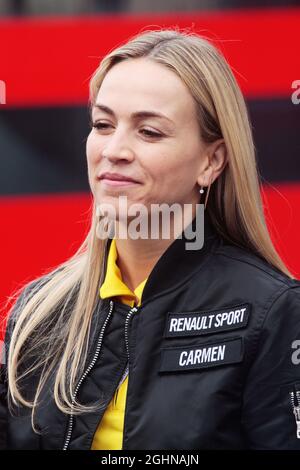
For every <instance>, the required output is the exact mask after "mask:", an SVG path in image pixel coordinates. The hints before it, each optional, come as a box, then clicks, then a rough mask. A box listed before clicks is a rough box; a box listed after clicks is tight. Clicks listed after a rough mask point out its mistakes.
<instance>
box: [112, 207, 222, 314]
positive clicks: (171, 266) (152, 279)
mask: <svg viewBox="0 0 300 470" xmlns="http://www.w3.org/2000/svg"><path fill="white" fill-rule="evenodd" d="M196 217H197V215H196V216H195V217H194V219H193V220H192V222H191V223H190V224H189V225H188V227H187V228H186V230H184V231H183V232H182V233H181V237H180V236H179V237H178V238H176V239H175V240H174V241H173V242H172V243H171V245H169V247H168V248H167V250H166V251H165V252H164V253H163V254H162V255H161V257H160V258H159V260H158V261H157V263H156V264H155V266H154V268H153V269H152V271H151V273H150V275H149V276H148V278H147V282H146V284H145V286H144V289H143V293H142V298H141V305H144V304H145V303H146V302H147V303H148V301H150V300H152V299H153V298H154V297H157V296H159V295H161V294H162V293H163V292H164V293H165V291H169V290H173V289H176V287H178V286H179V285H181V284H183V283H185V282H186V281H187V280H188V279H189V278H191V277H192V276H193V274H194V273H195V272H196V271H198V270H199V268H200V267H201V264H202V262H203V260H204V258H206V257H207V255H208V254H209V252H210V251H211V248H212V247H213V246H214V245H215V244H216V243H218V241H220V236H219V234H218V232H217V231H216V229H215V227H214V226H213V223H212V221H211V218H210V216H209V214H208V212H207V211H204V217H203V219H204V242H203V245H202V247H201V248H200V249H196V250H195V249H192V250H191V249H190V250H188V249H187V248H186V243H192V242H193V239H189V238H187V237H186V234H187V233H189V230H192V231H193V233H195V232H196V228H197V226H196ZM201 229H202V227H201ZM198 231H199V228H198ZM198 236H199V235H198ZM111 242H112V240H111V239H109V240H108V242H107V245H106V254H105V267H104V269H105V272H106V269H107V259H108V253H109V247H110V245H111Z"/></svg>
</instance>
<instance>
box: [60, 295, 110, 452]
mask: <svg viewBox="0 0 300 470" xmlns="http://www.w3.org/2000/svg"><path fill="white" fill-rule="evenodd" d="M113 306H114V303H113V301H112V300H111V301H110V305H109V313H108V315H107V317H106V319H105V322H104V324H103V326H102V328H101V331H100V335H99V338H98V341H97V346H96V351H95V354H94V357H93V359H92V361H91V363H90V365H89V366H88V368H87V369H86V370H85V372H84V373H83V374H82V376H81V378H80V380H79V382H78V384H77V386H76V389H75V391H74V394H73V396H72V405H73V404H74V403H75V400H76V396H77V394H78V391H79V388H80V386H81V384H82V382H83V381H84V379H85V378H86V376H87V375H88V374H89V373H90V371H91V370H92V369H93V367H94V365H95V364H96V361H97V359H98V357H99V354H100V350H101V346H102V340H103V335H104V331H105V328H106V325H107V323H108V321H109V319H110V317H111V314H112V312H113ZM73 424H74V415H73V414H71V415H70V418H69V423H68V430H67V436H66V439H65V443H64V446H63V450H67V448H68V446H69V444H70V440H71V436H72V430H73Z"/></svg>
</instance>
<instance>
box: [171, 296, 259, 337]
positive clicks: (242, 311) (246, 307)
mask: <svg viewBox="0 0 300 470" xmlns="http://www.w3.org/2000/svg"><path fill="white" fill-rule="evenodd" d="M249 313H250V304H248V303H247V304H242V305H235V306H233V307H224V308H223V309H222V310H211V311H204V312H203V311H202V312H169V313H168V319H167V324H166V329H165V333H164V337H165V338H169V337H172V336H200V335H207V334H209V333H217V332H219V331H226V330H235V329H237V328H243V327H245V326H246V325H247V323H248V319H249Z"/></svg>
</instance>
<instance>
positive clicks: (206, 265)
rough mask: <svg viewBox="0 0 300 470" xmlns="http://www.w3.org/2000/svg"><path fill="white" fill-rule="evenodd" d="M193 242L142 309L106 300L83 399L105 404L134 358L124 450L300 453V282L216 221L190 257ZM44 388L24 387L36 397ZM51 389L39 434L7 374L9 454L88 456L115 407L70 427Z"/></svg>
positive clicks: (162, 262)
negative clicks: (231, 239)
mask: <svg viewBox="0 0 300 470" xmlns="http://www.w3.org/2000/svg"><path fill="white" fill-rule="evenodd" d="M185 242H186V239H185V237H183V238H178V239H176V240H175V241H174V242H173V243H172V245H170V247H169V248H168V249H167V251H166V252H165V253H164V254H163V255H162V257H161V258H160V259H159V261H158V263H157V264H156V266H155V267H154V269H153V270H152V272H151V274H150V276H149V278H148V281H147V283H146V285H145V287H144V291H143V296H142V301H141V306H140V307H137V308H130V307H128V306H127V305H124V304H122V303H120V302H117V301H115V300H114V299H105V300H102V301H100V299H99V302H98V304H97V307H96V309H95V312H94V316H93V326H92V332H93V335H92V337H91V340H90V345H89V354H88V360H87V363H86V371H85V373H84V375H83V377H81V380H80V386H79V387H78V393H77V398H78V399H79V401H80V402H82V403H91V402H95V401H97V400H99V398H101V399H105V402H106V405H107V404H108V403H109V402H110V400H111V399H112V397H113V395H114V392H115V390H116V387H117V386H118V384H119V382H120V379H121V377H122V375H123V372H124V370H125V369H126V366H127V360H128V358H129V382H128V390H127V399H126V400H127V401H126V411H125V420H124V434H123V449H124V450H125V449H126V450H133V449H134V450H136V449H144V450H145V449H146V450H149V449H157V450H162V449H163V450H164V449H177V450H183V449H300V435H299V433H300V428H299V425H300V416H298V436H297V426H296V424H297V420H296V415H295V414H294V411H295V412H297V408H296V407H297V406H298V412H299V406H300V281H298V280H291V279H289V278H288V277H287V276H285V275H283V274H282V273H280V272H279V271H277V270H276V269H274V268H273V267H271V266H270V265H268V263H266V262H265V261H264V260H262V259H261V258H260V257H259V256H256V255H254V254H253V253H250V252H248V251H247V250H244V249H242V248H239V247H237V246H234V245H232V244H229V243H227V242H226V241H225V240H224V239H223V238H221V237H220V236H219V235H218V234H217V233H216V232H215V229H214V228H213V226H212V224H211V222H210V221H209V219H208V218H207V216H206V220H205V241H204V246H203V248H202V249H201V250H197V251H194V250H190V251H188V250H186V249H185ZM33 285H34V283H32V284H30V285H29V287H27V289H25V290H24V294H23V297H24V295H28V293H29V292H30V289H31V288H32V286H33ZM20 298H21V296H20V297H19V302H20ZM14 312H15V313H14V315H12V317H11V318H10V322H9V326H8V328H7V333H6V346H7V348H8V346H9V337H10V332H11V329H12V327H13V326H12V325H13V320H12V318H15V317H16V312H17V306H16V308H15V310H14ZM36 381H37V377H35V376H33V375H32V376H31V379H30V381H29V383H27V384H26V386H25V390H28V393H29V395H30V392H29V391H30V390H31V391H32V390H34V389H35V386H36ZM51 383H52V382H51V381H50V382H49V383H48V384H47V386H46V387H45V388H44V391H43V398H42V405H41V406H40V408H39V409H38V411H37V415H36V422H37V424H38V428H39V429H40V431H41V434H35V433H34V432H33V430H32V428H31V420H30V413H29V410H27V409H23V408H21V409H20V410H19V412H18V414H17V416H11V415H10V414H9V413H8V411H7V406H6V400H7V397H6V393H7V383H6V370H5V366H3V368H2V375H1V385H0V386H1V389H0V397H1V405H0V441H1V444H0V445H1V446H2V447H3V448H8V449H63V448H65V449H90V447H91V444H92V440H93V436H94V433H95V432H96V429H97V426H98V424H99V422H100V420H101V418H102V416H103V413H104V411H105V407H106V405H105V406H104V407H103V408H102V409H101V410H100V411H98V412H92V413H89V414H85V415H81V416H73V417H71V419H70V417H69V416H67V415H64V414H63V413H62V412H61V411H60V410H59V409H58V408H57V407H56V405H55V402H54V400H53V398H52V396H51ZM26 387H27V388H26ZM297 400H298V402H297Z"/></svg>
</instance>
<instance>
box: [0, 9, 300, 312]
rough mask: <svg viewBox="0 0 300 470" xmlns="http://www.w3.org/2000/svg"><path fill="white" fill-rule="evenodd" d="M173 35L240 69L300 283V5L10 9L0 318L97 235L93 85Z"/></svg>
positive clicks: (0, 47)
mask: <svg viewBox="0 0 300 470" xmlns="http://www.w3.org/2000/svg"><path fill="white" fill-rule="evenodd" d="M173 26H178V27H180V28H185V27H189V28H192V30H193V31H195V32H197V33H199V34H204V35H205V36H206V37H209V38H211V39H212V40H213V41H215V44H216V45H217V46H218V47H219V48H220V49H221V51H222V52H223V54H224V55H225V57H226V59H227V61H228V62H229V64H230V66H231V67H232V69H233V72H234V74H235V76H236V78H237V80H238V82H239V85H240V87H241V89H242V91H243V93H244V96H245V98H246V101H247V105H248V109H249V113H250V117H251V121H252V128H253V134H254V139H255V146H256V151H257V162H258V167H259V172H260V176H261V179H262V181H263V188H262V196H263V200H264V207H265V213H266V217H267V223H268V226H269V230H270V232H271V235H272V238H273V240H274V243H275V245H276V248H277V250H278V251H279V253H280V255H281V256H282V258H283V259H284V261H285V262H286V264H287V266H288V268H289V269H290V270H291V271H292V273H293V274H294V275H295V276H296V277H298V278H300V249H299V232H300V222H299V207H300V159H299V155H300V132H299V130H300V127H299V126H300V120H299V117H300V104H298V102H299V101H300V92H298V94H297V87H298V89H299V90H300V54H299V31H300V8H299V1H298V2H296V1H292V0H290V1H285V2H283V1H276V0H275V1H271V2H267V1H250V0H243V1H241V0H239V1H238V0H232V1H229V0H226V1H225V0H223V1H221V0H209V1H208V0H0V217H1V232H0V238H1V240H0V246H1V282H0V308H1V306H3V304H4V303H5V302H6V300H7V298H8V296H9V295H11V294H12V293H13V291H14V290H15V289H16V288H18V287H20V286H21V285H22V284H23V283H25V282H28V281H30V280H31V279H33V278H35V277H37V276H40V275H42V274H43V272H44V271H48V270H50V268H51V267H55V266H56V265H57V264H58V263H60V262H62V261H64V260H65V259H66V258H67V257H69V256H71V255H72V254H73V253H74V251H75V250H76V249H77V248H78V247H79V245H80V244H81V242H82V241H83V238H84V237H85V235H86V232H87V227H88V226H87V223H88V220H89V207H90V203H91V194H90V192H89V186H88V178H87V167H86V156H85V141H86V138H87V135H88V133H89V117H88V106H87V103H88V84H89V78H90V76H91V74H92V73H93V71H94V70H95V69H96V68H97V66H98V64H99V62H100V60H101V58H102V57H103V56H104V55H105V54H106V53H107V52H109V50H111V49H112V48H114V47H116V46H117V45H118V44H120V43H121V42H123V41H125V40H127V39H129V38H130V37H131V36H133V35H135V34H137V33H138V32H141V31H142V30H144V29H156V28H159V27H173ZM297 81H298V85H297ZM293 86H294V87H295V88H293ZM293 93H294V99H292V95H293ZM295 94H296V99H295ZM297 97H298V99H297ZM3 314H5V312H4V313H3V312H2V315H3Z"/></svg>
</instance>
